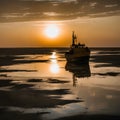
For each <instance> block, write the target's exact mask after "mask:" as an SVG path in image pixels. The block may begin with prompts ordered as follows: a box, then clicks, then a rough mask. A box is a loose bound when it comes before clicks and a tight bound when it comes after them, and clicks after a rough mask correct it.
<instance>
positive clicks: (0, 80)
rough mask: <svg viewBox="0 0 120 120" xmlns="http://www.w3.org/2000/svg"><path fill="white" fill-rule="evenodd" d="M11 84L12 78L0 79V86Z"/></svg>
mask: <svg viewBox="0 0 120 120" xmlns="http://www.w3.org/2000/svg"><path fill="white" fill-rule="evenodd" d="M13 85H15V84H14V83H12V80H9V79H7V80H6V79H0V87H6V86H13Z"/></svg>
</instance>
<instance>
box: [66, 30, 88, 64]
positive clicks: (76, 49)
mask: <svg viewBox="0 0 120 120" xmlns="http://www.w3.org/2000/svg"><path fill="white" fill-rule="evenodd" d="M65 58H66V60H67V61H68V62H88V61H89V58H90V49H89V48H88V47H87V46H86V45H85V44H81V43H80V42H79V43H77V36H76V35H75V33H74V31H73V33H72V44H71V45H70V49H69V51H68V52H66V53H65Z"/></svg>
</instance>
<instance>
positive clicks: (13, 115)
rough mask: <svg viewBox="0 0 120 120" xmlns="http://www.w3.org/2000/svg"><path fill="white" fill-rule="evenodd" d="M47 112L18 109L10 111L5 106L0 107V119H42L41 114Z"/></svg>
mask: <svg viewBox="0 0 120 120" xmlns="http://www.w3.org/2000/svg"><path fill="white" fill-rule="evenodd" d="M43 114H48V112H37V113H23V112H19V111H10V110H8V109H7V108H0V119H1V120H42V118H41V116H42V115H43Z"/></svg>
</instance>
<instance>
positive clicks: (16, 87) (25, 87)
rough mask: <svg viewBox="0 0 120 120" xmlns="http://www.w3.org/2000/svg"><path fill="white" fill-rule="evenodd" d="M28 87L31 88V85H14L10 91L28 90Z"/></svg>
mask: <svg viewBox="0 0 120 120" xmlns="http://www.w3.org/2000/svg"><path fill="white" fill-rule="evenodd" d="M30 87H33V85H31V84H16V85H14V86H13V87H12V89H15V90H21V89H28V88H30Z"/></svg>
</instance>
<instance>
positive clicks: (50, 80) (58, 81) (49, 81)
mask: <svg viewBox="0 0 120 120" xmlns="http://www.w3.org/2000/svg"><path fill="white" fill-rule="evenodd" d="M47 82H48V83H58V84H62V83H69V81H64V80H58V79H48V80H47Z"/></svg>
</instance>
